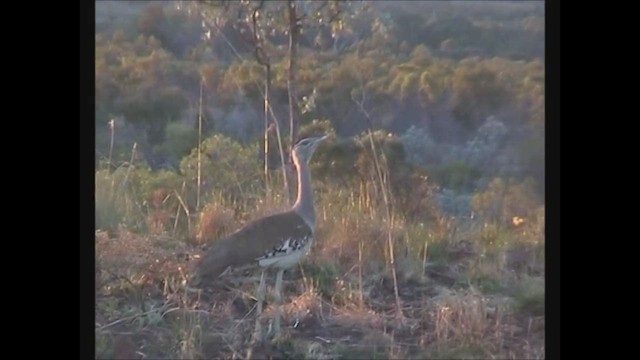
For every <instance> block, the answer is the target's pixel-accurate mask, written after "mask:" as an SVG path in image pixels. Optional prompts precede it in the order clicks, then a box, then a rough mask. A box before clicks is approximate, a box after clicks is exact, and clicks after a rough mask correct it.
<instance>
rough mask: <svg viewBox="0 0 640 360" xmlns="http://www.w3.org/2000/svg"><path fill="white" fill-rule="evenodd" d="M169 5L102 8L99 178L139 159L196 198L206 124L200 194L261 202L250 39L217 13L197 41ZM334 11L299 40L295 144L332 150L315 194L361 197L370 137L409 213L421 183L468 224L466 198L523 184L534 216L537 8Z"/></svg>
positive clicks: (179, 11) (279, 92)
mask: <svg viewBox="0 0 640 360" xmlns="http://www.w3.org/2000/svg"><path fill="white" fill-rule="evenodd" d="M248 3H249V2H247V4H248ZM176 4H178V5H179V4H180V3H174V2H166V3H165V2H151V3H131V2H122V3H119V2H105V3H104V4H99V5H98V9H97V10H98V16H97V26H96V64H95V70H96V73H95V76H96V117H95V125H96V160H97V163H98V164H100V165H99V166H100V167H102V166H103V165H104V164H106V163H107V162H108V161H110V162H111V164H123V162H127V161H130V160H131V159H130V157H131V149H132V146H133V144H134V143H136V146H137V150H136V161H137V163H138V164H140V163H142V164H144V166H145V167H149V168H150V169H151V170H153V171H156V170H159V169H166V170H168V171H171V172H173V173H174V175H175V176H177V177H180V179H182V180H183V181H184V185H183V187H184V188H185V189H187V190H188V189H193V187H194V186H195V185H194V182H195V181H196V177H197V176H196V165H195V164H196V162H197V148H196V146H197V142H198V126H199V124H198V118H199V112H200V109H202V115H203V117H202V119H203V121H202V124H201V127H202V139H203V143H202V144H203V146H202V148H201V152H202V154H204V155H205V156H203V157H202V159H203V163H202V166H203V168H202V171H203V176H202V179H201V185H202V186H203V189H202V190H203V193H205V194H210V192H211V191H214V188H215V191H220V192H226V193H232V192H236V191H237V192H239V193H242V192H243V191H244V189H245V188H250V189H259V188H260V187H261V186H260V184H261V182H262V181H263V180H264V179H263V178H262V177H261V176H260V174H261V169H262V165H261V162H262V161H263V160H264V157H263V155H261V152H262V137H263V131H264V128H263V115H262V111H263V86H264V85H263V82H264V76H265V70H264V67H263V66H261V65H260V64H259V63H258V62H257V61H256V58H255V57H254V53H253V50H252V46H251V42H250V41H249V40H250V36H249V33H250V28H249V27H248V25H247V23H246V22H245V23H243V22H238V21H232V19H231V18H230V16H231V15H230V13H229V12H227V13H224V9H222V7H220V8H219V9H214V10H215V11H218V16H219V18H223V19H225V21H222V22H219V25H217V27H214V28H211V26H209V27H208V28H206V27H203V26H202V24H204V21H203V20H205V19H204V18H203V16H205V15H203V13H202V12H198V11H192V8H191V7H184V6H182V7H180V6H176ZM243 4H244V3H243ZM331 4H332V5H331V6H338V5H335V4H334V3H333V2H331ZM274 6H275V5H274ZM301 6H302V5H301ZM304 6H307V5H304ZM187 8H189V9H187ZM214 8H215V6H214ZM304 9H305V8H304V7H303V10H304ZM279 11H280V10H279V8H275V7H274V8H273V10H271V12H267V13H266V14H267V15H265V16H269V21H268V22H265V23H268V24H270V25H268V26H271V27H265V28H264V29H263V32H265V31H264V30H269V31H270V32H269V33H266V32H265V33H264V36H265V39H266V41H265V51H267V52H268V53H269V55H270V59H271V65H272V73H273V74H272V88H271V94H270V95H271V99H270V100H271V104H272V107H273V109H274V114H275V116H276V117H277V118H278V120H279V123H280V127H281V129H280V131H281V133H282V134H286V133H287V127H288V122H287V117H288V97H287V95H288V93H287V76H286V73H287V62H288V59H287V56H286V48H287V45H288V44H287V37H286V36H282V35H281V33H279V32H278V31H280V30H278V28H277V26H279V24H280V23H281V22H282V21H284V20H282V19H280V18H279V17H278V16H279V15H278V14H280V13H279ZM340 11H341V13H340V15H341V16H340V21H339V22H338V23H337V24H338V25H335V23H334V24H332V25H331V26H325V27H323V26H306V25H305V27H304V29H303V31H302V35H301V39H300V49H299V52H298V55H297V56H298V59H297V60H298V68H299V71H298V76H297V78H298V81H297V82H298V84H297V86H298V89H297V91H298V94H299V101H300V104H299V105H300V106H301V109H302V111H301V112H302V117H301V121H302V126H303V132H304V131H307V132H308V133H319V132H323V133H326V132H327V131H331V132H335V134H336V135H337V137H338V139H337V140H336V141H335V142H334V143H332V144H331V145H330V146H329V148H328V150H326V152H325V153H323V154H319V155H318V159H317V161H316V165H314V166H318V167H320V168H321V169H323V171H322V172H321V173H322V174H321V175H319V178H321V179H326V180H327V181H331V182H332V183H335V184H340V185H341V186H350V187H352V188H357V187H358V186H360V184H361V183H363V182H364V183H366V182H367V180H368V179H369V177H370V176H372V175H373V174H372V172H371V168H370V165H371V164H370V163H369V162H368V161H370V160H371V159H370V156H369V157H367V151H366V149H367V146H368V142H366V141H364V139H365V137H366V136H367V135H366V134H367V131H368V128H369V126H370V125H371V126H373V128H374V130H377V131H378V133H377V134H376V135H375V137H376V138H377V139H378V142H379V144H378V145H379V146H381V149H382V150H383V151H388V152H389V155H388V156H387V160H386V161H387V162H386V165H387V168H388V170H389V172H390V174H391V175H390V176H389V179H390V181H391V188H392V189H395V190H396V195H398V196H399V197H400V200H398V201H399V203H406V202H409V198H411V197H412V195H413V197H415V194H411V193H407V194H405V195H402V193H403V191H404V192H407V191H406V189H407V186H411V188H415V189H417V188H419V187H420V186H427V185H421V184H422V183H424V182H426V183H428V186H427V187H429V189H430V190H429V194H431V193H432V192H433V191H436V192H437V194H438V197H437V198H438V199H440V200H441V201H440V205H441V207H442V208H443V209H444V210H445V211H447V212H449V213H451V214H454V215H464V216H467V215H470V214H471V213H472V211H473V206H472V197H473V195H474V193H480V192H485V194H487V193H486V191H489V192H490V191H492V190H491V189H493V188H492V186H493V187H495V186H497V185H496V181H498V180H495V179H511V180H509V181H510V184H519V183H521V182H523V181H524V182H526V184H527V185H526V186H524V185H523V186H522V187H521V191H524V192H530V193H531V196H533V198H534V199H537V201H538V202H542V199H543V196H544V62H543V58H544V46H543V45H544V26H543V25H544V7H543V3H515V2H500V3H491V2H488V3H487V2H481V3H477V4H466V5H464V6H463V5H461V4H460V3H457V2H413V3H404V2H397V3H395V2H379V3H378V2H371V3H360V2H345V3H343V4H342V7H341V8H340ZM114 14H115V15H114ZM220 14H222V15H223V16H221V15H220ZM245 15H246V14H244V15H242V16H245ZM280 15H282V14H280ZM238 16H239V17H240V14H238ZM281 17H282V18H284V15H282V16H281ZM114 19H117V20H114ZM310 19H312V20H313V21H315V20H314V19H316V18H313V17H312V18H310ZM317 21H318V22H320V23H321V22H322V18H321V17H318V18H317ZM212 29H213V30H212ZM276 30H278V31H276ZM201 85H202V101H200V89H201ZM200 105H201V108H200ZM112 119H114V123H113V124H114V127H113V128H111V127H110V126H109V121H110V120H112ZM318 119H323V120H322V121H320V122H319V120H318ZM320 123H321V124H322V125H318V124H320ZM304 129H307V130H304ZM271 138H273V136H272V137H271ZM272 140H273V139H272ZM283 140H284V141H285V143H286V141H287V140H288V139H287V138H286V137H284V136H283ZM112 141H113V146H111V142H112ZM274 149H277V147H276V146H274V145H273V142H272V146H271V150H272V151H273V150H274ZM285 149H286V146H285ZM369 152H370V151H369ZM270 155H271V154H270ZM272 160H273V161H272ZM269 161H272V162H273V163H276V164H277V163H278V162H279V156H275V155H274V156H271V157H270V158H269ZM114 167H115V165H114ZM270 168H272V169H273V171H278V170H277V166H273V164H270ZM237 174H241V175H242V176H241V177H242V178H238V175H237ZM410 179H413V180H410ZM418 179H421V180H418ZM421 182H422V183H421ZM178 183H180V181H178ZM519 189H520V188H519ZM402 196H405V199H404V200H402ZM527 196H529V195H527ZM478 199H480V197H475V198H474V204H475V205H476V206H480V207H482V208H483V209H484V208H486V205H480V204H481V203H482V204H484V203H486V201H485V200H482V201H481V200H478ZM185 201H187V202H188V203H189V204H191V203H192V201H191V199H187V200H185ZM405 210H406V209H405ZM407 212H408V210H407Z"/></svg>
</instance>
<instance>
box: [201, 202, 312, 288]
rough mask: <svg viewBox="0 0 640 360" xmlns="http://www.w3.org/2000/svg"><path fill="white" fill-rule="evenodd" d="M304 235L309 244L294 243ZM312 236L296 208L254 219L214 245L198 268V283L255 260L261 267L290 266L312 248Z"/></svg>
mask: <svg viewBox="0 0 640 360" xmlns="http://www.w3.org/2000/svg"><path fill="white" fill-rule="evenodd" d="M303 239H307V241H306V244H305V245H306V246H305V248H304V249H296V246H294V244H299V243H301V242H302V241H301V240H303ZM312 239H313V232H312V229H311V228H310V227H309V225H308V224H307V223H306V222H305V221H304V219H303V218H302V217H301V216H300V215H298V214H297V213H296V212H295V211H293V210H289V211H285V212H281V213H277V214H273V215H268V216H265V217H262V218H259V219H256V220H253V221H251V222H249V223H248V224H247V225H245V226H244V227H243V228H241V229H240V230H238V231H236V232H235V233H233V234H231V235H230V236H229V237H227V238H225V239H222V240H219V241H216V242H214V243H213V244H212V245H211V247H210V248H209V249H208V251H207V253H206V254H205V255H204V257H203V258H202V261H201V262H200V264H198V266H197V267H196V269H195V275H194V280H193V281H194V284H195V285H198V286H200V285H202V284H204V283H206V282H210V281H213V280H214V279H215V278H217V277H218V276H220V275H221V274H222V273H224V271H225V270H226V269H227V268H229V267H232V268H233V267H240V266H245V265H250V264H252V263H255V265H258V266H260V267H275V268H281V267H285V268H289V267H291V266H294V265H295V264H296V263H297V262H294V263H291V262H292V260H293V258H296V259H297V260H298V261H299V260H300V258H301V255H302V254H303V253H304V250H308V248H309V245H310V243H311V240H312ZM283 245H287V246H283ZM237 249H242V251H238V250H237ZM287 265H289V266H287Z"/></svg>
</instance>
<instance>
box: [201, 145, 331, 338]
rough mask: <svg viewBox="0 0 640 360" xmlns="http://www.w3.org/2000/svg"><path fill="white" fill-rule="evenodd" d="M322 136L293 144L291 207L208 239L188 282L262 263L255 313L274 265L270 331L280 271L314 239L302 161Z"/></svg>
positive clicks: (306, 174) (305, 168)
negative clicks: (294, 195) (295, 178)
mask: <svg viewBox="0 0 640 360" xmlns="http://www.w3.org/2000/svg"><path fill="white" fill-rule="evenodd" d="M326 138H327V137H326V136H323V137H316V138H306V139H302V140H300V141H298V143H297V144H296V145H295V146H294V148H293V151H292V158H293V162H294V164H295V165H296V169H297V172H298V196H297V199H296V202H295V204H294V205H293V206H292V208H291V209H290V210H288V211H284V212H280V213H276V214H272V215H268V216H265V217H262V218H259V219H256V220H253V221H251V222H250V223H248V224H247V225H245V226H244V227H243V228H241V229H240V230H238V231H236V232H235V233H233V234H232V235H230V236H229V237H227V238H226V239H223V240H219V241H216V242H214V243H213V245H212V246H211V248H210V249H209V250H208V251H207V253H206V254H205V256H204V257H203V258H202V260H201V261H200V263H199V264H198V265H197V266H196V268H195V274H194V277H193V278H192V284H194V285H195V286H201V285H203V284H204V283H205V282H209V281H212V280H214V279H215V278H217V277H219V276H220V275H221V274H223V273H224V272H225V270H226V269H227V268H229V267H240V266H245V265H251V264H254V265H257V266H259V267H260V268H262V275H261V277H260V285H259V286H258V296H257V298H258V304H257V313H258V316H259V315H260V314H261V312H262V302H263V301H264V297H265V294H264V293H265V288H266V284H265V277H264V274H265V271H266V270H268V269H275V270H277V275H276V284H275V302H276V316H275V322H274V328H275V331H276V334H277V333H278V332H279V331H280V303H281V300H282V297H281V291H282V275H283V273H284V271H286V270H287V269H290V268H292V267H293V266H295V265H297V264H298V263H299V262H300V261H301V260H302V259H303V258H304V256H305V255H306V254H307V253H308V252H309V250H310V248H311V245H312V243H313V240H314V231H315V222H316V221H315V219H316V218H315V209H314V205H313V191H312V189H311V173H310V170H309V166H308V163H309V160H310V159H311V157H312V156H313V153H314V152H315V150H316V148H317V147H318V145H319V144H320V143H321V142H322V141H324V140H325V139H326ZM260 329H261V328H260V319H259V317H258V319H257V321H256V334H259V333H260V332H261V330H260Z"/></svg>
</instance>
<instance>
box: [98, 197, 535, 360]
mask: <svg viewBox="0 0 640 360" xmlns="http://www.w3.org/2000/svg"><path fill="white" fill-rule="evenodd" d="M320 203H321V205H320V206H319V209H318V235H317V241H316V243H315V244H314V247H313V249H312V253H311V254H310V256H309V258H307V260H306V261H305V262H304V263H303V264H301V266H300V267H297V268H294V269H293V270H292V271H289V272H287V273H285V277H284V284H283V285H284V286H283V292H284V299H283V321H282V324H283V336H282V337H280V338H279V339H277V340H276V341H272V342H265V343H258V344H254V343H252V342H251V335H252V333H253V330H254V324H255V313H254V311H255V298H254V293H255V289H256V287H257V284H258V282H259V275H260V274H259V271H258V270H257V269H251V268H249V269H236V270H234V271H232V272H231V273H230V274H228V275H226V276H225V278H223V279H221V281H220V282H218V283H215V284H210V286H209V287H208V288H205V289H202V290H200V291H194V290H190V289H187V287H186V283H187V277H188V274H189V269H190V267H191V266H192V265H193V264H194V262H195V261H197V260H198V256H200V255H201V250H200V246H199V245H197V244H190V243H188V242H185V241H182V240H179V239H175V238H172V237H169V236H162V235H151V234H150V235H143V234H135V233H132V232H129V231H126V230H124V229H123V228H120V230H119V231H115V232H111V233H106V232H97V233H96V259H97V263H96V298H97V302H96V351H97V356H98V357H99V358H138V359H148V358H180V359H243V358H246V357H247V354H248V353H249V352H250V353H251V356H252V358H254V359H259V358H269V359H276V358H278V359H389V358H391V359H407V358H409V359H422V358H508V359H515V358H534V359H537V358H543V357H544V281H543V279H544V258H542V257H541V256H540V249H541V246H542V247H543V246H544V243H543V242H542V243H541V244H540V243H538V244H533V243H531V242H528V241H523V240H521V238H520V237H518V236H517V234H515V235H514V233H513V232H510V231H509V229H507V230H504V231H502V232H498V231H496V230H495V229H493V228H489V229H488V230H487V229H484V228H482V227H481V228H479V229H471V230H469V231H467V232H461V231H460V230H456V228H455V227H454V226H452V224H451V223H449V222H447V221H445V220H442V221H440V223H438V224H414V223H408V222H405V221H403V220H402V219H400V220H398V222H397V224H398V225H397V226H396V227H394V228H393V229H392V230H393V233H392V235H393V241H394V244H395V247H396V250H395V251H396V264H395V266H396V271H397V279H398V290H399V291H398V292H399V296H400V298H401V299H402V313H403V315H404V316H403V317H398V314H397V312H396V311H395V309H396V307H397V303H396V301H395V291H394V285H393V283H394V282H393V279H392V277H391V273H390V271H389V268H388V265H387V264H388V259H387V256H388V254H387V253H386V249H387V246H386V245H387V243H386V241H387V238H386V233H385V231H386V230H387V229H388V228H387V226H386V224H385V223H384V221H383V220H382V217H381V216H380V212H377V213H376V212H375V211H372V209H368V210H367V209H362V208H358V206H362V205H358V198H357V197H354V196H352V195H346V196H342V195H341V196H338V194H324V196H323V197H322V198H321V199H320ZM244 206H245V208H247V207H246V206H247V205H246V204H245V205H244ZM285 206H286V201H285V199H283V198H277V197H274V198H273V199H270V201H269V202H260V201H256V202H255V203H254V204H253V205H252V206H249V208H252V209H256V210H257V211H258V212H259V213H268V212H272V211H274V209H280V208H284V207H285ZM231 209H232V208H231V207H230V206H229V205H222V204H221V203H219V202H213V203H211V204H209V205H207V206H206V207H205V208H204V209H203V210H202V211H201V212H200V213H199V214H198V215H199V216H200V218H199V221H198V222H197V223H196V227H195V229H196V234H197V235H196V236H197V237H198V238H199V239H200V242H204V241H205V239H212V238H215V237H216V236H223V235H224V234H225V233H227V232H228V231H231V230H233V229H232V228H233V227H234V226H239V225H241V224H242V223H243V222H244V221H246V219H245V218H244V217H243V216H242V215H241V214H240V215H239V216H237V215H236V216H233V211H232V210H231ZM269 209H271V210H269ZM236 210H237V208H236ZM356 214H358V216H356ZM363 214H368V215H363ZM270 275H271V276H269V277H267V288H268V294H271V293H272V292H271V291H272V290H273V286H274V276H273V274H270ZM273 313H274V308H273V297H272V295H269V296H268V297H267V299H266V304H265V308H264V312H263V315H262V316H263V324H265V325H266V326H267V327H268V326H269V325H270V320H271V319H272V316H273Z"/></svg>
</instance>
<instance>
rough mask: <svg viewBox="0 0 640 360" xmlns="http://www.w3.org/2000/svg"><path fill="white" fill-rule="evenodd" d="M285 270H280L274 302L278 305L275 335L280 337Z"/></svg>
mask: <svg viewBox="0 0 640 360" xmlns="http://www.w3.org/2000/svg"><path fill="white" fill-rule="evenodd" d="M283 273H284V270H283V269H281V270H278V274H277V275H276V289H275V290H276V291H275V296H274V298H275V299H274V300H275V303H276V318H275V321H274V328H275V335H276V336H277V335H280V306H281V305H282V274H283Z"/></svg>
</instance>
